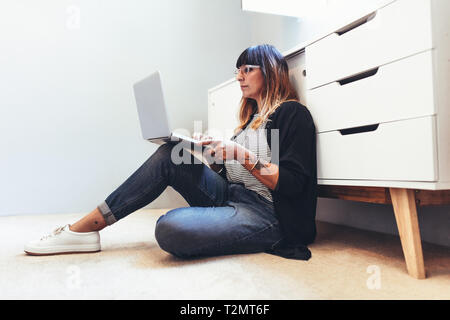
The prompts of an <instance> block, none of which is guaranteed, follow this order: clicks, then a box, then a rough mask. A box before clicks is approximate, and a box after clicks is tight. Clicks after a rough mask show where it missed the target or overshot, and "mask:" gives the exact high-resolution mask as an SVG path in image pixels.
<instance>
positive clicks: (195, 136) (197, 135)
mask: <svg viewBox="0 0 450 320" xmlns="http://www.w3.org/2000/svg"><path fill="white" fill-rule="evenodd" d="M192 139H195V140H212V139H213V137H211V136H208V135H206V134H203V133H201V132H194V133H193V134H192Z"/></svg>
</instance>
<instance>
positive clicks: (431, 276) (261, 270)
mask: <svg viewBox="0 0 450 320" xmlns="http://www.w3.org/2000/svg"><path fill="white" fill-rule="evenodd" d="M166 211H167V209H166V210H154V209H153V210H141V211H137V212H135V213H133V214H132V215H130V216H129V217H127V218H126V219H123V220H121V221H120V222H118V223H117V224H115V225H113V226H111V227H108V228H106V229H105V230H103V231H102V232H101V238H102V251H101V252H99V253H91V254H69V255H55V256H44V257H36V256H28V255H26V254H25V253H24V252H23V244H24V243H25V242H26V241H28V240H31V239H34V238H39V237H41V236H42V235H44V234H46V233H47V232H49V231H51V230H53V229H54V228H56V227H58V226H60V225H64V224H66V223H73V222H75V221H76V220H77V219H78V218H80V217H81V216H83V215H82V214H70V215H67V214H64V215H39V216H16V217H0V241H1V249H0V299H167V300H171V299H193V300H196V299H208V300H209V299H226V300H235V299H275V300H279V299H289V300H291V299H450V250H449V248H446V247H439V246H436V245H431V244H427V243H423V248H424V257H425V265H426V269H427V279H425V280H416V279H413V278H411V277H410V276H408V274H407V273H406V268H405V264H404V260H403V253H402V249H401V246H400V241H399V238H398V237H394V236H390V235H384V234H379V233H374V232H368V231H361V230H357V229H353V228H348V227H342V226H337V225H332V224H328V223H323V222H318V224H317V226H318V237H317V241H316V242H315V243H314V244H313V245H311V246H310V249H311V251H312V258H311V259H310V260H309V261H296V260H287V259H283V258H280V257H277V256H273V255H269V254H264V253H261V254H246V255H232V256H223V257H211V258H203V259H196V260H189V261H185V260H181V259H178V258H175V257H173V256H171V255H170V254H168V253H166V252H164V251H162V250H161V249H160V248H159V247H158V244H157V243H156V241H155V238H154V226H155V223H156V220H157V218H158V217H159V216H160V215H161V214H163V213H164V212H166Z"/></svg>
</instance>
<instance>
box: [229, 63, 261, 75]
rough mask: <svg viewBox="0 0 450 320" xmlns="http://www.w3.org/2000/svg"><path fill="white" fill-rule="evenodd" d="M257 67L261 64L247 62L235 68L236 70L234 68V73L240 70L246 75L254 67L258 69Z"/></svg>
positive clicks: (238, 72) (236, 73)
mask: <svg viewBox="0 0 450 320" xmlns="http://www.w3.org/2000/svg"><path fill="white" fill-rule="evenodd" d="M258 68H261V66H254V65H251V64H247V65H243V66H241V67H240V68H237V69H236V70H234V74H235V75H238V74H240V73H241V72H242V73H243V74H244V75H247V74H249V73H250V72H252V71H253V70H254V69H258Z"/></svg>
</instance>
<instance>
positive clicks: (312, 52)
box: [306, 0, 433, 89]
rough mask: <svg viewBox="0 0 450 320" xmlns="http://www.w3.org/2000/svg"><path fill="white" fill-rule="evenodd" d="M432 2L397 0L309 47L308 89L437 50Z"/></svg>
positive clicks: (307, 63) (307, 66)
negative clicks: (432, 24)
mask: <svg viewBox="0 0 450 320" xmlns="http://www.w3.org/2000/svg"><path fill="white" fill-rule="evenodd" d="M430 1H431V0H397V1H395V2H393V3H391V4H389V5H387V6H385V7H383V8H381V9H379V10H377V11H375V12H373V13H372V14H369V15H367V16H365V17H363V18H362V19H360V20H358V21H355V22H354V23H352V24H350V25H348V26H347V27H345V28H342V29H340V30H339V31H337V32H335V33H332V34H331V35H329V36H327V37H325V38H323V39H321V40H319V41H317V42H315V43H313V44H311V45H309V46H307V47H306V70H307V74H308V88H309V89H312V88H316V87H318V86H321V85H324V84H327V83H330V82H333V81H336V80H340V79H342V78H346V77H348V76H351V75H354V74H357V73H360V72H362V71H366V70H369V69H372V68H375V67H377V66H381V65H384V64H386V63H389V62H392V61H394V60H398V59H401V58H405V57H407V56H409V55H412V54H415V53H419V52H421V51H425V50H429V49H432V48H433V42H432V26H431V3H430Z"/></svg>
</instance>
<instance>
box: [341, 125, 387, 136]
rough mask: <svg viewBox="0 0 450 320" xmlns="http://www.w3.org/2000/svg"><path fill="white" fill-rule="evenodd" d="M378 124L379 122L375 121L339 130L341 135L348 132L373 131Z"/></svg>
mask: <svg viewBox="0 0 450 320" xmlns="http://www.w3.org/2000/svg"><path fill="white" fill-rule="evenodd" d="M379 126H380V124H379V123H377V124H371V125H368V126H362V127H354V128H349V129H342V130H339V132H340V133H341V135H343V136H346V135H349V134H356V133H363V132H371V131H375V130H377V129H378V127H379Z"/></svg>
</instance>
